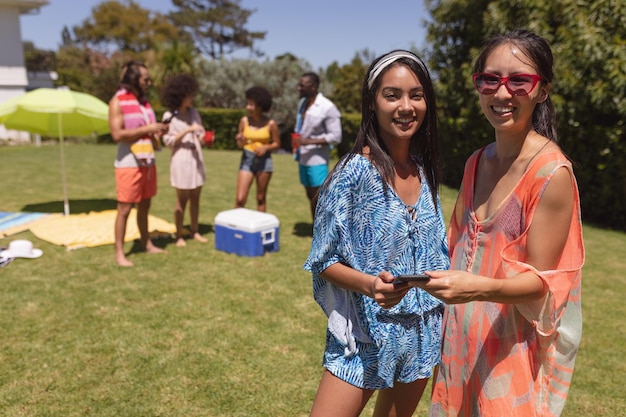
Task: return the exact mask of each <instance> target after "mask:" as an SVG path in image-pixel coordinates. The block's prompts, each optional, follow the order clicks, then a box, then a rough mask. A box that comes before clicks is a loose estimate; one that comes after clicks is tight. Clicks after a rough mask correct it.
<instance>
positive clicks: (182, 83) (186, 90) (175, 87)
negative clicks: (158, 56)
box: [161, 74, 199, 110]
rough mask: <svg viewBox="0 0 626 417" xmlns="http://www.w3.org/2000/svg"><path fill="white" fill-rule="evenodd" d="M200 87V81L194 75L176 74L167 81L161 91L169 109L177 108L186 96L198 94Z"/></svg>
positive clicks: (162, 98)
mask: <svg viewBox="0 0 626 417" xmlns="http://www.w3.org/2000/svg"><path fill="white" fill-rule="evenodd" d="M198 89H199V87H198V82H197V81H196V79H195V78H194V77H193V76H192V75H190V74H179V75H174V76H172V77H170V78H169V79H168V80H167V82H166V83H165V86H164V87H163V90H162V92H161V100H162V101H163V105H164V106H165V107H167V108H168V109H169V110H176V109H178V108H179V107H180V105H181V103H182V102H183V100H184V98H185V97H187V96H190V95H194V94H196V93H197V92H198Z"/></svg>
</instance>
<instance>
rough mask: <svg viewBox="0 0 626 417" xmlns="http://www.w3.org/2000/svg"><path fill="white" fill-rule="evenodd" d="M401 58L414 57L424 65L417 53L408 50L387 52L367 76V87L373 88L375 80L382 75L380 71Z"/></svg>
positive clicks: (414, 59)
mask: <svg viewBox="0 0 626 417" xmlns="http://www.w3.org/2000/svg"><path fill="white" fill-rule="evenodd" d="M400 58H409V59H412V60H413V61H415V62H417V63H418V64H420V65H422V63H421V62H420V60H419V59H418V58H417V57H416V56H415V55H413V54H412V53H410V52H406V51H394V52H390V53H389V54H387V55H385V56H384V57H383V58H381V59H380V60H379V61H378V62H377V63H376V65H374V68H372V70H371V71H370V73H369V74H368V76H367V87H368V88H372V85H373V84H374V80H375V79H376V78H377V77H378V76H379V75H380V73H381V72H382V71H383V70H384V69H385V68H387V67H388V66H389V65H391V64H393V63H394V62H396V61H397V60H398V59H400Z"/></svg>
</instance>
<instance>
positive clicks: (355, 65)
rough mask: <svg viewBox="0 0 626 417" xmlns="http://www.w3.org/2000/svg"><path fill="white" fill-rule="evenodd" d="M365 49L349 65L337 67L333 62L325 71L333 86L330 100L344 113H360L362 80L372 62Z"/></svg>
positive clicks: (369, 54)
mask: <svg viewBox="0 0 626 417" xmlns="http://www.w3.org/2000/svg"><path fill="white" fill-rule="evenodd" d="M371 56H372V54H371V52H369V51H368V50H367V49H365V50H363V51H360V52H357V53H356V54H355V55H354V58H352V61H350V63H349V64H346V65H343V66H339V65H338V64H337V63H336V62H333V63H332V64H331V65H330V66H329V67H328V69H327V70H326V74H327V78H328V81H329V82H330V83H332V84H333V87H334V88H333V92H332V95H331V98H332V100H333V102H334V103H335V104H336V105H337V107H338V108H339V109H340V110H341V111H342V112H345V113H360V112H361V89H362V87H363V78H365V73H366V72H367V68H368V67H369V64H370V62H371V61H372V60H373V58H372V57H371Z"/></svg>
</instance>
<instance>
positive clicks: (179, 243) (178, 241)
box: [176, 237, 187, 248]
mask: <svg viewBox="0 0 626 417" xmlns="http://www.w3.org/2000/svg"><path fill="white" fill-rule="evenodd" d="M176 246H178V247H180V248H184V247H185V246H187V242H185V239H183V238H182V237H179V238H178V239H176Z"/></svg>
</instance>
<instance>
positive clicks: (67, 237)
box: [29, 209, 176, 250]
mask: <svg viewBox="0 0 626 417" xmlns="http://www.w3.org/2000/svg"><path fill="white" fill-rule="evenodd" d="M116 214H117V211H116V210H105V211H99V212H94V211H92V212H90V213H81V214H70V215H69V216H50V217H45V218H42V219H39V220H37V221H36V222H33V223H32V224H31V225H30V227H29V229H30V231H31V232H32V233H33V234H34V235H35V236H37V237H38V238H39V239H42V240H45V241H47V242H50V243H53V244H55V245H60V246H66V247H67V249H68V250H72V249H79V248H91V247H94V246H101V245H112V244H114V243H115V235H114V230H113V227H114V224H115V216H116ZM148 230H149V231H150V236H151V237H153V238H154V237H158V236H159V235H166V236H169V235H171V234H172V233H175V232H176V226H175V225H174V224H172V223H169V222H167V221H165V220H163V219H160V218H158V217H155V216H152V215H148ZM135 239H139V229H138V228H137V210H136V209H132V210H131V212H130V215H129V216H128V222H127V224H126V236H124V241H125V242H130V241H132V240H135Z"/></svg>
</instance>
